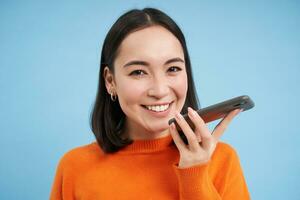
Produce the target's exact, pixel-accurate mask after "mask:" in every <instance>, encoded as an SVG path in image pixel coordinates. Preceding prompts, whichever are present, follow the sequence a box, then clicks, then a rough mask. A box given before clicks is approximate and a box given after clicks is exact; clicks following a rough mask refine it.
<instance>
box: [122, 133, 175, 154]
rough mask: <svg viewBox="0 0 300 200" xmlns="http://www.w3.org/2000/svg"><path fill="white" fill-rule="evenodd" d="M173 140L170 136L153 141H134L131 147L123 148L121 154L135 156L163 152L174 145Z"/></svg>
mask: <svg viewBox="0 0 300 200" xmlns="http://www.w3.org/2000/svg"><path fill="white" fill-rule="evenodd" d="M172 141H173V138H172V136H171V135H170V134H169V135H167V136H164V137H161V138H157V139H152V140H134V141H133V143H131V144H130V145H128V146H126V147H124V148H122V149H121V150H120V151H119V153H121V154H134V153H151V152H157V151H162V150H164V149H166V148H168V147H169V146H171V145H172V143H173V142H172Z"/></svg>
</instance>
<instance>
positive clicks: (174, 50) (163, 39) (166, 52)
mask: <svg viewBox="0 0 300 200" xmlns="http://www.w3.org/2000/svg"><path fill="white" fill-rule="evenodd" d="M174 57H179V58H182V59H184V53H183V49H182V46H181V44H180V42H179V40H178V39H177V38H176V37H175V36H174V35H173V34H172V33H171V32H170V31H168V30H167V29H165V28H163V27H161V26H151V27H147V28H145V29H142V30H139V31H135V32H133V33H130V34H129V35H128V36H127V37H126V38H125V39H124V40H123V41H122V43H121V45H120V47H119V52H118V56H117V60H119V61H120V62H121V63H123V62H126V61H128V60H132V59H134V60H145V61H148V62H151V61H156V62H165V61H166V60H169V59H171V58H174Z"/></svg>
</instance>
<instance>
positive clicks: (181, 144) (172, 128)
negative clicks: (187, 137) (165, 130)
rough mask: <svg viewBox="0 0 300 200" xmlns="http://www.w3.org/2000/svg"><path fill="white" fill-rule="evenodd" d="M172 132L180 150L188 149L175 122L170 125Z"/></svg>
mask: <svg viewBox="0 0 300 200" xmlns="http://www.w3.org/2000/svg"><path fill="white" fill-rule="evenodd" d="M170 133H171V136H172V137H173V140H174V142H175V144H176V146H177V148H178V150H179V151H180V152H183V151H184V150H186V148H187V147H186V144H185V143H184V142H183V141H182V139H181V137H180V136H179V133H178V131H177V129H176V126H175V124H174V123H172V124H171V125H170Z"/></svg>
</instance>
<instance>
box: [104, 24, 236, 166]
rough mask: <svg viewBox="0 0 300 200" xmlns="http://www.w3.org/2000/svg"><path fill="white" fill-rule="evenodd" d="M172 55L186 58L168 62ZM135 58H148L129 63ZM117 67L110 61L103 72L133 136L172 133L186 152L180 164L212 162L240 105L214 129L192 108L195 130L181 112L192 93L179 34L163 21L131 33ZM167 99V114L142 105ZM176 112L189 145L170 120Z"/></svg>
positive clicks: (122, 44)
mask: <svg viewBox="0 0 300 200" xmlns="http://www.w3.org/2000/svg"><path fill="white" fill-rule="evenodd" d="M172 58H178V59H181V60H182V61H183V62H180V61H174V62H171V63H169V64H165V63H166V61H168V60H170V59H172ZM133 60H139V61H143V62H147V63H148V64H147V65H143V64H141V63H139V64H134V65H129V66H126V67H124V65H126V64H127V63H129V62H130V61H133ZM114 67H115V68H114V70H115V71H114V73H112V72H111V71H110V70H109V68H108V67H106V68H105V69H104V74H103V77H104V79H105V84H106V89H107V91H108V93H110V94H111V93H113V94H116V95H117V97H118V101H119V103H120V106H121V108H122V110H123V112H124V113H125V115H126V123H125V135H126V136H129V137H130V138H132V139H133V140H138V139H142V140H149V139H155V138H160V137H165V136H166V135H169V134H171V135H172V137H173V140H174V142H175V144H176V146H177V148H178V150H179V153H180V160H179V164H178V166H179V167H180V168H185V167H191V166H194V165H199V164H203V163H207V162H208V161H209V160H210V158H211V156H212V153H213V152H214V150H215V147H216V144H217V142H218V141H219V138H220V137H221V135H222V134H223V133H224V131H225V129H226V127H227V126H228V125H229V123H230V121H231V120H232V119H233V118H234V116H236V115H237V114H238V112H239V110H234V111H232V112H230V113H229V114H228V115H227V116H226V117H224V119H223V120H222V121H221V122H220V123H219V124H218V125H217V126H216V128H215V129H214V131H213V132H212V133H210V131H209V129H208V127H207V126H206V124H205V123H204V121H203V120H202V119H201V117H200V116H199V115H198V114H197V113H196V112H194V111H193V109H191V108H189V109H188V110H189V111H188V113H189V117H190V118H191V119H192V121H193V122H194V124H195V131H193V130H192V129H191V128H190V127H189V125H188V124H187V122H186V121H185V120H184V119H183V118H182V116H181V115H180V113H179V112H180V110H181V109H182V107H183V105H184V102H185V99H186V94H187V89H188V82H187V74H186V67H185V63H184V54H183V49H182V47H181V44H180V42H179V41H178V39H177V38H176V37H175V36H174V35H173V34H172V33H171V32H169V31H168V30H167V29H165V28H163V27H161V26H151V27H147V28H145V29H142V30H138V31H135V32H133V33H130V34H129V35H128V36H127V37H126V38H125V39H124V40H123V41H122V43H121V45H120V47H119V49H118V54H117V57H116V59H115V62H114ZM161 102H168V103H169V102H172V104H171V105H170V107H169V109H170V110H169V112H168V114H167V115H166V116H163V117H162V116H156V115H153V114H151V113H150V112H149V111H148V110H147V109H146V108H144V107H143V106H142V105H157V104H159V103H161ZM175 116H176V117H175ZM173 117H175V118H176V121H177V123H178V124H179V125H180V126H181V129H182V130H183V132H184V134H185V135H186V137H187V139H188V142H189V144H188V145H185V144H184V142H183V141H182V140H181V138H180V136H179V134H178V132H177V130H176V129H175V128H174V125H173V124H172V125H171V126H169V125H168V120H169V119H171V118H173ZM200 141H201V143H199V142H200Z"/></svg>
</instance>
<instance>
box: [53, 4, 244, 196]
mask: <svg viewBox="0 0 300 200" xmlns="http://www.w3.org/2000/svg"><path fill="white" fill-rule="evenodd" d="M196 109H198V101H197V95H196V92H195V87H194V83H193V77H192V70H191V64H190V59H189V55H188V51H187V47H186V43H185V39H184V36H183V34H182V32H181V30H180V29H179V27H178V26H177V25H176V23H175V22H174V21H173V20H172V19H171V18H170V17H168V16H167V15H166V14H165V13H163V12H161V11H159V10H157V9H153V8H145V9H143V10H137V9H134V10H131V11H129V12H127V13H125V14H124V15H122V16H121V17H120V18H119V19H118V20H117V21H116V23H115V24H114V25H113V26H112V28H111V29H110V31H109V32H108V34H107V36H106V39H105V41H104V44H103V48H102V54H101V67H100V74H99V88H98V94H97V99H96V102H95V105H94V110H93V112H92V115H91V127H92V130H93V133H94V134H95V137H96V140H97V142H94V143H91V144H89V145H85V146H82V147H78V148H75V149H73V150H71V151H69V152H68V153H66V154H65V155H64V156H63V158H62V159H61V161H60V163H59V165H58V168H57V172H56V177H55V180H54V183H53V187H52V191H51V197H50V198H51V199H65V200H68V199H156V200H157V199H188V200H193V199H230V200H232V199H239V200H240V199H250V197H249V193H248V190H247V186H246V182H245V179H244V176H243V173H242V169H241V166H240V163H239V158H238V156H237V154H236V152H235V150H234V149H233V148H232V147H231V146H229V145H228V144H225V143H222V142H218V140H219V138H220V136H221V135H222V134H223V132H224V130H225V128H226V127H227V126H228V124H229V123H230V121H231V120H232V119H233V118H234V117H235V116H236V115H237V114H238V113H239V112H240V110H234V111H232V112H230V113H229V114H228V115H227V116H226V117H225V118H224V119H223V120H222V121H221V122H220V123H219V124H218V125H217V126H216V128H215V129H214V131H213V132H212V133H210V131H209V129H208V128H207V126H206V125H205V123H204V122H203V120H202V119H201V117H200V116H199V115H198V114H197V113H196V112H195V111H194V110H196ZM185 112H188V115H189V118H190V119H191V120H192V121H193V123H194V124H195V127H196V128H195V131H193V130H192V129H191V128H190V127H189V125H188V124H187V122H186V121H185V120H184V119H183V118H182V116H181V114H180V113H185ZM174 116H175V117H176V121H177V123H178V124H179V125H180V127H181V129H182V130H183V134H184V135H185V137H186V138H187V141H188V144H185V143H184V142H183V140H182V139H181V136H180V134H179V133H178V132H177V130H176V128H174V124H172V125H171V126H169V125H168V120H169V119H171V118H173V117H174Z"/></svg>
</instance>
